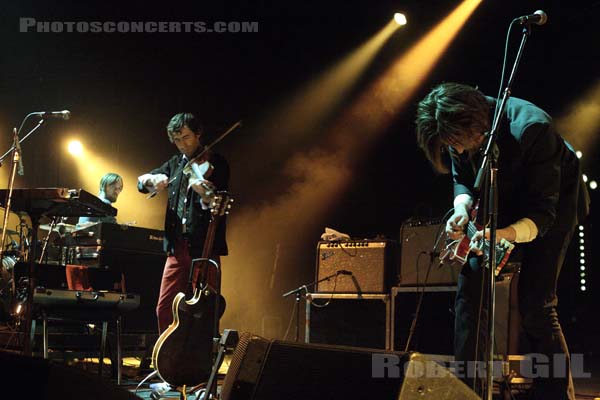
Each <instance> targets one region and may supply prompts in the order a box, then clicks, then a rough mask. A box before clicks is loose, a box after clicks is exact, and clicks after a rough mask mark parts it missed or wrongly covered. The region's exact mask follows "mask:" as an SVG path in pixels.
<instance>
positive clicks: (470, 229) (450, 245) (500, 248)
mask: <svg viewBox="0 0 600 400" xmlns="http://www.w3.org/2000/svg"><path fill="white" fill-rule="evenodd" d="M476 216H477V207H475V209H474V210H473V213H472V215H471V219H472V220H471V221H469V222H468V224H467V227H466V231H465V235H464V236H463V237H462V238H460V239H457V240H453V239H450V238H447V239H446V246H445V248H444V249H443V250H442V251H441V252H440V261H442V262H447V263H450V264H451V265H464V264H465V263H466V262H467V258H468V257H469V253H470V252H471V238H472V237H473V236H474V235H475V234H476V233H477V232H478V231H481V230H483V227H482V226H479V225H477V224H475V223H474V222H473V221H474V220H475V219H476ZM489 247H490V241H489V240H487V239H483V240H482V241H481V250H482V251H483V263H484V265H485V267H486V268H487V267H488V266H489V262H488V261H489V260H488V257H489ZM514 248H515V245H514V244H512V243H511V242H509V241H507V240H505V239H502V240H501V241H500V242H499V243H496V270H495V271H494V274H495V275H496V276H498V275H499V274H500V272H501V271H502V268H504V266H505V265H506V263H507V262H508V258H509V257H510V253H511V252H512V250H513V249H514Z"/></svg>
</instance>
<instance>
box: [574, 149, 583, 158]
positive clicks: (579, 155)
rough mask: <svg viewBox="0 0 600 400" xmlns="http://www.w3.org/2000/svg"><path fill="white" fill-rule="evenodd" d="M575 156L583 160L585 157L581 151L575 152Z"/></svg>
mask: <svg viewBox="0 0 600 400" xmlns="http://www.w3.org/2000/svg"><path fill="white" fill-rule="evenodd" d="M575 155H576V156H577V158H581V157H583V153H582V152H581V151H579V150H577V151H576V152H575Z"/></svg>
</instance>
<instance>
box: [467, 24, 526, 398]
mask: <svg viewBox="0 0 600 400" xmlns="http://www.w3.org/2000/svg"><path fill="white" fill-rule="evenodd" d="M522 33H523V36H522V38H521V44H520V46H519V51H518V52H517V56H516V57H515V61H514V64H513V68H512V70H511V73H510V77H509V79H508V82H507V84H506V88H505V89H504V92H503V96H502V100H501V102H500V106H498V105H496V113H495V115H494V121H493V124H492V129H491V131H490V133H489V135H488V140H487V144H486V146H485V150H484V153H483V159H482V162H481V166H480V168H479V172H478V173H477V178H476V180H475V185H474V186H475V187H474V189H475V190H476V191H479V190H480V189H481V186H482V180H483V177H484V176H485V175H488V176H489V185H488V204H487V213H488V224H489V232H490V239H489V243H490V245H489V246H488V257H487V260H488V271H487V276H486V274H485V273H484V277H486V278H487V279H488V292H487V293H488V302H487V314H488V319H487V322H488V326H487V333H488V337H487V341H486V343H485V344H486V352H485V353H486V354H485V356H486V358H487V368H486V386H485V396H484V397H482V398H483V399H487V400H492V389H493V386H494V382H493V376H494V375H493V366H494V319H495V301H496V298H495V296H496V290H495V289H496V285H495V276H496V275H495V273H494V271H496V264H497V260H496V230H497V219H498V182H497V176H498V152H497V151H494V148H495V143H496V140H497V136H498V129H499V125H500V119H501V118H502V114H503V113H504V110H505V108H506V103H507V101H508V98H509V97H510V95H511V86H512V83H513V80H514V77H515V73H516V71H517V67H518V65H519V62H520V61H521V57H522V55H523V49H524V48H525V43H526V42H527V38H528V37H529V35H530V34H531V26H530V24H529V23H527V24H524V26H523V32H522ZM484 215H485V212H484ZM483 225H484V234H485V226H486V224H483ZM484 238H485V235H484ZM484 265H485V261H484ZM477 334H479V332H477Z"/></svg>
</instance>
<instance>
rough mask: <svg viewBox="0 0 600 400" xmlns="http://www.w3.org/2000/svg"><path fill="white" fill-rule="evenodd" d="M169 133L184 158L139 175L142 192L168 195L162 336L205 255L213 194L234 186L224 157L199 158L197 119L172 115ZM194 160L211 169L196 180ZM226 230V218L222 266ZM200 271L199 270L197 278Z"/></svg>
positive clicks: (221, 228)
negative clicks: (192, 269) (175, 304)
mask: <svg viewBox="0 0 600 400" xmlns="http://www.w3.org/2000/svg"><path fill="white" fill-rule="evenodd" d="M167 134H168V136H169V140H170V141H171V143H173V144H175V146H177V149H178V150H179V154H177V155H175V156H173V157H171V158H170V159H169V160H168V161H166V162H165V163H164V164H162V165H161V166H160V167H158V168H156V169H153V170H152V171H150V172H149V173H147V174H144V175H141V176H140V177H138V190H139V191H140V192H142V193H149V192H150V193H155V192H161V191H163V190H166V191H167V193H168V196H169V199H168V203H167V211H166V215H165V238H164V250H165V252H166V253H167V260H166V262H165V267H164V271H163V276H162V281H161V286H160V294H159V298H158V304H157V306H156V314H157V317H158V329H159V333H162V332H164V331H165V329H167V327H168V326H169V325H170V324H171V322H172V321H173V313H172V309H171V307H172V304H173V299H174V298H175V296H176V295H177V293H179V292H184V293H185V292H186V289H187V284H188V280H189V273H190V266H191V262H192V259H194V258H198V257H200V256H201V254H202V250H203V246H204V240H205V238H206V233H207V228H208V225H209V222H210V219H211V214H210V210H209V205H210V201H211V199H212V196H213V193H214V191H215V190H227V187H228V183H229V165H228V163H227V161H226V160H225V158H223V157H222V156H220V155H218V154H215V153H212V152H210V153H209V154H203V155H201V156H200V157H198V156H199V155H200V154H201V153H202V152H203V151H204V146H203V144H202V134H203V130H202V126H201V125H200V122H199V121H198V120H197V119H196V117H195V116H194V115H192V114H190V113H180V114H176V115H175V116H173V118H171V121H170V122H169V124H168V125H167ZM190 161H192V162H197V163H200V164H203V165H207V164H205V163H206V162H208V163H209V164H210V168H209V169H208V171H207V172H206V173H205V174H204V175H205V176H202V177H198V176H196V175H195V173H194V172H193V170H192V169H191V168H189V164H190ZM186 166H187V168H186ZM225 230H226V224H225V219H222V220H221V221H220V222H219V225H218V226H217V230H216V234H215V240H214V246H213V249H212V254H213V257H212V258H213V259H216V260H215V261H217V262H219V260H218V257H219V256H223V255H227V242H226V238H225ZM219 264H220V263H219ZM199 272H200V271H198V270H195V278H196V277H197V276H198V273H199ZM195 280H196V279H194V282H195ZM208 283H209V284H210V285H211V286H213V287H216V286H217V285H218V282H217V279H216V274H215V271H214V270H213V269H212V268H211V271H209V274H208Z"/></svg>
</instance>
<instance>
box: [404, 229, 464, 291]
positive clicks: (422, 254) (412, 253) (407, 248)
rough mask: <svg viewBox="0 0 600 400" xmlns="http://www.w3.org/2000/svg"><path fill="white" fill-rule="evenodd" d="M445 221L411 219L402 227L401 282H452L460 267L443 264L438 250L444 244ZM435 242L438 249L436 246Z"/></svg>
mask: <svg viewBox="0 0 600 400" xmlns="http://www.w3.org/2000/svg"><path fill="white" fill-rule="evenodd" d="M443 232H444V225H443V224H442V223H441V222H440V221H438V220H424V221H421V220H408V221H406V222H405V223H404V224H402V228H401V229H400V243H401V245H400V273H399V276H398V284H399V286H452V285H456V283H457V281H458V274H459V273H460V269H461V267H453V266H450V265H447V264H443V265H442V264H440V260H439V258H438V256H437V255H438V254H439V252H440V250H441V249H443V247H444V245H445V240H444V237H442V238H441V239H440V240H439V242H438V243H437V246H435V245H436V240H437V239H438V237H439V235H444V233H443ZM434 246H435V249H434Z"/></svg>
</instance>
